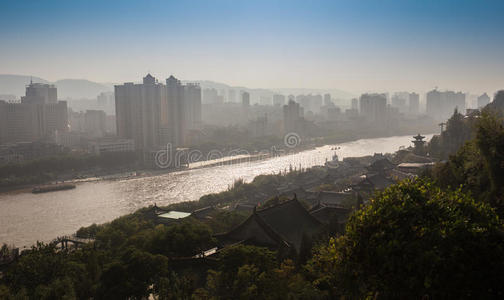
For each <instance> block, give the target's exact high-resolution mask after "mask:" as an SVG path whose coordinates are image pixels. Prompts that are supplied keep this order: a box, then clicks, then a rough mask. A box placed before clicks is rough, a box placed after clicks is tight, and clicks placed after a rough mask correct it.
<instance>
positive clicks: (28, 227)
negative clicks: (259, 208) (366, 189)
mask: <svg viewBox="0 0 504 300" xmlns="http://www.w3.org/2000/svg"><path fill="white" fill-rule="evenodd" d="M426 137H427V140H430V138H431V137H432V135H426ZM411 140H412V137H411V136H396V137H387V138H374V139H361V140H357V141H353V142H347V143H342V144H338V145H337V146H338V147H339V150H338V151H337V154H338V156H339V158H340V159H342V158H345V157H352V156H353V157H356V156H365V155H372V154H373V153H391V152H395V151H397V150H398V149H399V147H400V146H410V145H411ZM333 147H334V145H332V146H330V145H327V146H322V147H318V148H315V149H312V150H306V151H303V152H298V153H295V154H290V155H284V156H280V157H274V158H270V159H266V160H261V161H253V162H244V163H240V164H232V165H221V166H213V167H207V168H195V169H186V170H183V171H177V172H172V173H164V174H160V175H152V176H146V177H140V178H130V179H124V180H101V181H95V182H84V183H79V184H78V185H77V188H76V189H73V190H67V191H58V192H51V193H45V194H32V193H26V192H22V193H20V192H12V193H3V194H0V245H1V244H2V243H7V244H9V245H12V244H14V245H16V246H18V247H19V246H24V245H26V246H30V245H32V244H34V243H35V242H36V241H37V240H38V241H45V242H47V241H50V240H52V239H54V238H55V237H57V236H62V235H66V234H71V233H74V232H75V231H76V230H77V229H79V228H80V227H82V226H88V225H91V224H93V223H98V224H99V223H104V222H108V221H111V220H113V219H114V218H117V217H119V216H121V215H125V214H128V213H131V212H133V211H135V210H137V209H139V208H141V207H145V206H148V205H151V204H154V203H156V204H157V205H160V206H162V205H168V204H171V203H176V202H181V201H194V200H198V199H199V198H200V197H201V196H203V195H205V194H209V193H215V192H221V191H224V190H226V189H227V188H228V187H229V186H230V185H231V184H232V183H233V182H234V181H235V180H236V179H239V178H242V179H244V180H245V181H246V182H250V181H251V180H252V179H253V178H254V177H256V176H257V175H261V174H272V173H278V172H279V171H284V170H287V169H289V166H294V167H299V166H302V167H303V168H305V167H311V166H316V165H323V164H324V162H325V161H326V159H329V160H330V159H331V158H332V156H333V154H334V151H333V150H331V149H332V148H333Z"/></svg>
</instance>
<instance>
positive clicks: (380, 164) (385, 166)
mask: <svg viewBox="0 0 504 300" xmlns="http://www.w3.org/2000/svg"><path fill="white" fill-rule="evenodd" d="M393 168H395V165H394V164H393V163H391V162H390V160H388V159H387V158H383V159H379V160H377V161H375V162H373V163H372V164H371V165H370V166H369V167H368V170H370V171H375V172H380V171H386V170H391V169H393Z"/></svg>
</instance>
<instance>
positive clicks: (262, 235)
mask: <svg viewBox="0 0 504 300" xmlns="http://www.w3.org/2000/svg"><path fill="white" fill-rule="evenodd" d="M321 228H322V224H321V223H320V222H319V221H318V220H317V219H316V218H314V217H313V216H311V215H310V214H309V213H308V211H306V209H305V208H304V207H303V206H302V205H301V203H299V201H298V200H297V199H296V198H294V199H293V200H289V201H286V202H283V203H281V204H278V205H275V206H272V207H269V208H266V209H263V210H254V212H253V213H252V215H251V216H250V217H249V218H248V219H247V220H245V221H244V222H243V223H242V224H240V225H238V226H237V227H235V228H234V229H232V230H231V231H230V232H228V233H225V234H221V235H216V237H217V238H218V239H219V240H221V241H223V242H224V243H226V242H227V243H230V242H231V243H232V242H237V241H249V242H250V243H253V244H257V245H259V246H273V247H283V246H288V247H293V248H294V249H295V250H296V251H298V252H299V250H300V248H301V243H302V240H303V236H304V235H307V236H313V235H314V234H316V233H317V232H319V231H320V230H321Z"/></svg>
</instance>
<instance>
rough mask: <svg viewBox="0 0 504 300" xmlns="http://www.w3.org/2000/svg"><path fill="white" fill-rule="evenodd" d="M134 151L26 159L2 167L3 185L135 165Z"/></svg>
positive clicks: (1, 180)
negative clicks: (65, 173)
mask: <svg viewBox="0 0 504 300" xmlns="http://www.w3.org/2000/svg"><path fill="white" fill-rule="evenodd" d="M136 163H137V157H136V154H135V153H133V152H119V153H103V154H101V155H94V154H93V155H92V154H65V155H59V156H54V157H46V158H41V159H37V160H31V161H26V162H19V163H11V164H7V165H1V166H0V187H2V186H14V185H21V184H33V183H44V182H47V181H50V180H55V179H57V178H58V175H61V173H63V172H67V173H68V172H69V173H78V172H80V171H89V170H91V169H93V168H95V169H97V170H99V169H113V168H121V167H128V166H134V165H136Z"/></svg>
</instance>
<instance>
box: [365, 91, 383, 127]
mask: <svg viewBox="0 0 504 300" xmlns="http://www.w3.org/2000/svg"><path fill="white" fill-rule="evenodd" d="M359 105H360V108H359V114H360V115H361V116H363V117H365V118H366V120H368V121H370V122H382V121H385V118H386V116H387V96H386V95H385V94H363V95H361V97H360V99H359Z"/></svg>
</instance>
